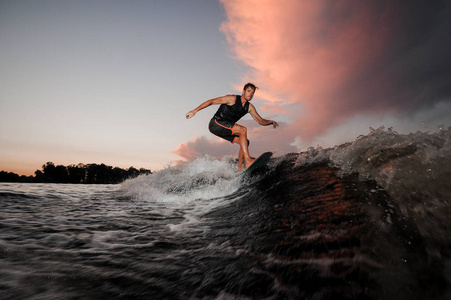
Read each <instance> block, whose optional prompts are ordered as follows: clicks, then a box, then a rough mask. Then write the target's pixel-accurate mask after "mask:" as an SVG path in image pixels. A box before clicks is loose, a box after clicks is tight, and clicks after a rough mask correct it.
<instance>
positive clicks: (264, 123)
mask: <svg viewBox="0 0 451 300" xmlns="http://www.w3.org/2000/svg"><path fill="white" fill-rule="evenodd" d="M249 113H250V114H251V116H252V118H254V120H255V121H257V123H258V124H260V125H262V126H268V125H271V124H272V126H273V127H274V128H277V127H279V124H277V122H276V121H274V120H266V119H263V118H262V117H261V116H260V115H259V114H258V112H257V110H256V109H255V107H254V106H253V105H252V104H251V103H249Z"/></svg>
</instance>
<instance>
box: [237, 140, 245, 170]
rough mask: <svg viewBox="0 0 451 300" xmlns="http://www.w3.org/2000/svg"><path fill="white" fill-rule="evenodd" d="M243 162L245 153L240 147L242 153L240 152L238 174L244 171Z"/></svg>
mask: <svg viewBox="0 0 451 300" xmlns="http://www.w3.org/2000/svg"><path fill="white" fill-rule="evenodd" d="M243 160H244V153H243V150H242V149H241V146H240V151H239V152H238V172H240V171H241V170H242V169H243Z"/></svg>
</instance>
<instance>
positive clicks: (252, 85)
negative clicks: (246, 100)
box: [243, 82, 258, 91]
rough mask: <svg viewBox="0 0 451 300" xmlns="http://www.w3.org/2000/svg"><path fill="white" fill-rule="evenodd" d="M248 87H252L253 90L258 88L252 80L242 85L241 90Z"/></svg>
mask: <svg viewBox="0 0 451 300" xmlns="http://www.w3.org/2000/svg"><path fill="white" fill-rule="evenodd" d="M248 87H250V88H253V89H254V90H257V89H258V87H256V86H255V84H253V83H252V82H248V83H246V84H245V85H244V88H243V90H244V91H245V90H246V89H247V88H248Z"/></svg>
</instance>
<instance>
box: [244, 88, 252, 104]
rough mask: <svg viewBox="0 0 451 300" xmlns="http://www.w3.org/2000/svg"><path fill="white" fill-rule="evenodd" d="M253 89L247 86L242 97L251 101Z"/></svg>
mask: <svg viewBox="0 0 451 300" xmlns="http://www.w3.org/2000/svg"><path fill="white" fill-rule="evenodd" d="M254 94H255V90H254V89H253V88H251V87H248V88H247V89H245V90H243V97H244V99H246V101H251V100H252V98H253V97H254Z"/></svg>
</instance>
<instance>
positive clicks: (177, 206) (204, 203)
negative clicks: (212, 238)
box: [120, 156, 240, 232]
mask: <svg viewBox="0 0 451 300" xmlns="http://www.w3.org/2000/svg"><path fill="white" fill-rule="evenodd" d="M239 187H240V176H239V174H238V173H237V171H236V162H235V160H234V159H232V158H230V157H225V158H223V159H222V160H218V159H215V158H212V157H209V156H205V157H200V158H197V159H195V160H194V161H192V162H188V163H185V164H183V165H178V166H174V167H168V168H166V169H164V170H161V171H158V172H155V173H153V174H150V175H142V176H140V177H138V178H135V179H131V180H127V181H125V182H124V183H123V184H122V185H121V188H120V192H121V193H122V194H123V195H124V196H125V197H130V198H131V199H132V200H133V201H134V202H135V203H137V204H139V205H146V206H147V207H148V208H149V207H152V209H153V210H154V212H155V213H156V214H159V215H162V216H166V217H173V216H177V217H183V218H184V221H182V222H181V223H176V224H170V225H168V227H169V229H170V230H171V231H173V232H183V231H186V230H196V231H198V230H202V231H205V230H207V229H206V228H205V227H203V226H201V224H200V223H201V219H202V215H204V214H206V213H208V212H209V211H211V210H213V209H214V208H217V207H220V206H222V205H224V204H227V203H230V202H231V201H233V197H232V199H231V198H230V197H227V198H225V196H228V195H232V194H233V193H234V192H236V191H237V190H238V188H239Z"/></svg>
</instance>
